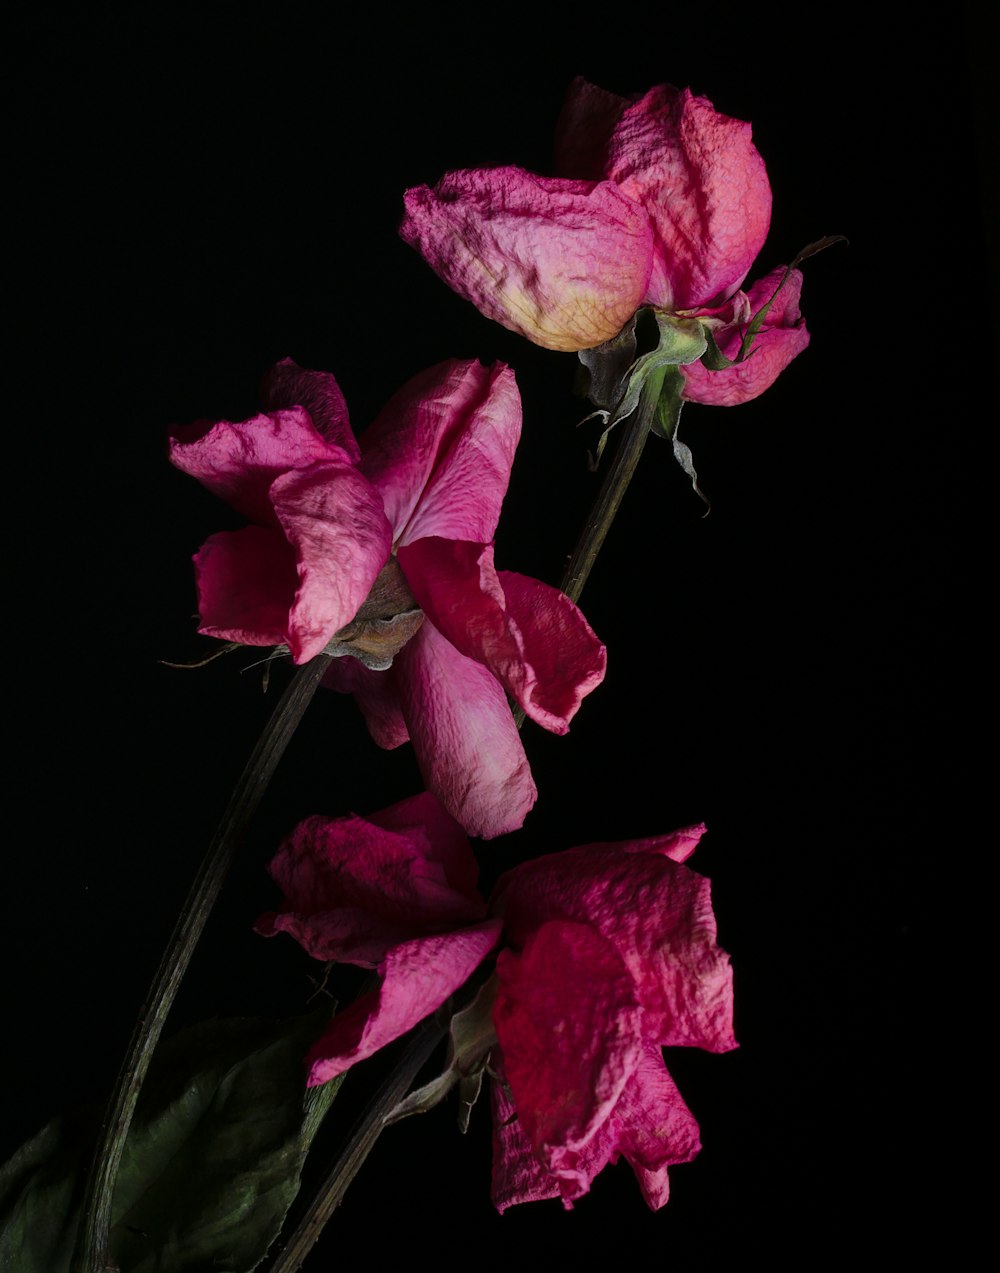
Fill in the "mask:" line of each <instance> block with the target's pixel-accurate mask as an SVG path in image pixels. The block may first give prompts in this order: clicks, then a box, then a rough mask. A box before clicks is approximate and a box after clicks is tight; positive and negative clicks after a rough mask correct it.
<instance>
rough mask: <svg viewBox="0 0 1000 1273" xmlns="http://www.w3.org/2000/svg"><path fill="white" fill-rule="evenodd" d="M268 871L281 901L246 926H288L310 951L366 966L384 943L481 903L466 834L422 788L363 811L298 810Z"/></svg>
mask: <svg viewBox="0 0 1000 1273" xmlns="http://www.w3.org/2000/svg"><path fill="white" fill-rule="evenodd" d="M425 815H426V818H425ZM422 818H424V819H425V820H423V821H421V819H422ZM268 870H269V872H270V874H271V877H272V879H273V880H274V881H275V883H276V884H277V885H278V887H279V888H280V889H281V891H282V893H283V894H284V901H283V903H282V906H281V911H280V913H278V914H268V915H264V916H262V917H261V918H260V919H259V920H258V921H257V923H256V925H255V927H256V930H257V931H258V932H259V933H262V934H263V935H265V936H272V935H273V934H274V933H277V932H286V933H289V934H291V936H293V937H294V938H295V939H296V940H297V941H298V942H300V944H301V945H303V946H304V947H305V948H306V950H308V952H309V953H310V954H311V955H312V956H313V957H314V958H316V959H332V960H338V961H340V962H345V963H360V964H368V965H373V964H375V963H377V962H378V960H379V959H381V958H382V957H383V956H384V954H385V952H386V949H388V947H389V946H390V945H394V944H397V943H398V942H400V941H402V940H405V939H407V938H410V937H412V936H414V935H415V934H418V933H422V932H426V931H433V930H436V929H439V928H444V927H454V926H455V925H459V924H468V923H469V922H471V921H473V920H477V919H480V918H481V917H482V916H483V915H484V914H485V910H486V908H485V905H484V903H483V900H482V898H481V897H480V896H479V893H478V892H477V891H476V876H477V872H476V862H475V858H474V857H473V856H472V850H471V849H470V847H469V842H468V840H467V839H466V838H465V836H464V835H463V834H462V832H461V829H460V828H458V827H457V826H456V825H455V824H454V822H452V821H451V819H449V818H448V816H447V814H445V813H444V811H443V810H442V809H440V807H439V806H438V805H437V803H436V801H435V800H434V797H433V796H430V795H428V794H426V793H424V794H422V795H420V796H416V797H414V798H413V799H412V800H408V801H405V802H403V804H401V805H396V806H393V807H392V808H390V809H386V810H383V811H382V812H381V813H377V814H373V815H372V816H371V817H370V818H360V817H358V816H357V815H354V814H352V815H350V816H348V817H343V818H329V817H322V816H316V817H311V818H307V819H305V821H303V822H300V823H299V825H298V826H297V827H296V828H295V830H294V831H293V832H292V834H291V835H290V836H288V838H287V839H286V840H285V841H284V842H283V843H282V845H281V847H280V849H279V850H278V852H277V853H276V854H275V856H274V858H273V859H272V861H271V863H270V865H269V867H268Z"/></svg>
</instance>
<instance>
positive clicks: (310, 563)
mask: <svg viewBox="0 0 1000 1273" xmlns="http://www.w3.org/2000/svg"><path fill="white" fill-rule="evenodd" d="M271 500H272V503H273V505H274V511H275V514H276V516H277V518H278V521H279V522H280V523H281V526H282V529H283V530H284V532H285V534H286V535H287V537H288V540H289V543H290V544H291V545H292V547H293V549H294V550H295V556H296V566H297V569H298V575H299V587H298V591H297V593H296V596H295V601H294V603H293V605H292V608H291V611H290V614H289V634H288V646H289V649H290V650H291V652H292V659H293V661H294V662H296V663H305V662H307V661H308V660H309V659H311V658H313V657H314V656H315V655H316V654H319V653H320V651H321V650H322V649H323V647H324V646H325V645H326V643H327V642H328V641H329V640H330V638H331V637H332V636H333V634H334V633H335V632H336V631H337V630H338V629H339V628H342V627H343V626H344V625H345V624H346V623H349V622H350V620H351V619H353V618H354V616H355V614H357V612H358V609H359V608H360V606H361V605H362V603H363V602H364V600H365V598H366V597H367V596H368V593H369V592H370V591H371V587H372V584H373V583H374V582H375V578H376V576H377V575H378V573H379V571H380V570H381V569H382V567H383V566H384V565H385V563H386V561H387V560H388V558H389V553H390V550H391V548H392V531H391V529H390V527H389V523H388V522H387V521H386V518H385V513H384V512H383V510H382V502H381V500H380V499H379V497H378V495H377V493H376V492H375V491H374V490H373V489H372V487H371V485H370V484H369V483H368V482H367V481H366V480H365V478H364V477H362V476H361V474H360V473H359V472H358V471H357V470H356V469H355V468H354V466H353V465H351V464H348V463H346V462H344V463H334V462H330V461H328V462H325V463H322V464H313V465H311V466H310V467H309V468H307V469H297V470H293V471H292V472H290V473H285V474H284V475H283V476H281V477H279V478H276V479H275V481H274V482H273V483H272V484H271Z"/></svg>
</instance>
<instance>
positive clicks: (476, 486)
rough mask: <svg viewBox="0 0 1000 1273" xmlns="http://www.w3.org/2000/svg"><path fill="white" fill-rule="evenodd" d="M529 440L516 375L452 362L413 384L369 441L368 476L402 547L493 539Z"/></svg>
mask: <svg viewBox="0 0 1000 1273" xmlns="http://www.w3.org/2000/svg"><path fill="white" fill-rule="evenodd" d="M520 436H521V399H520V395H519V394H518V390H517V384H516V382H515V380H514V373H513V372H512V371H511V370H510V368H509V367H505V366H504V365H503V364H502V363H497V364H496V365H495V366H493V367H484V366H483V365H482V364H481V363H479V362H475V361H472V362H460V361H458V360H457V359H452V360H451V361H450V362H445V363H440V364H439V365H438V366H436V367H431V368H429V369H428V370H427V371H424V372H422V373H421V374H420V375H418V376H414V378H413V379H412V380H410V381H408V382H407V383H406V384H405V385H404V386H403V387H402V389H400V390H399V391H398V392H397V393H395V394H394V395H393V397H392V398H391V399H390V400H389V402H388V403H387V404H386V405H385V407H383V409H382V411H381V412H380V413H379V416H378V419H377V420H376V421H375V423H374V424H373V425H372V426H371V428H370V429H366V430H365V433H364V435H363V437H362V439H361V446H362V451H363V459H362V461H361V466H360V467H361V471H362V473H364V474H365V476H366V477H367V478H368V480H369V481H370V482H371V483H372V485H373V486H374V487H375V488H376V489H377V490H378V492H379V494H380V495H381V497H382V502H383V504H384V506H385V512H386V516H387V517H388V518H389V521H390V523H391V525H392V532H393V538H394V539H396V540H399V541H400V542H401V543H407V542H409V541H410V540H411V539H415V538H420V537H421V536H422V535H444V536H445V537H446V538H448V539H474V540H478V541H480V542H483V541H484V540H488V539H492V538H493V533H494V531H495V530H496V526H497V522H498V521H499V519H500V506H501V504H502V503H503V497H504V495H505V494H506V492H507V484H508V482H509V480H510V466H511V463H512V462H513V459H514V451H515V449H516V447H517V443H518V439H519V438H520Z"/></svg>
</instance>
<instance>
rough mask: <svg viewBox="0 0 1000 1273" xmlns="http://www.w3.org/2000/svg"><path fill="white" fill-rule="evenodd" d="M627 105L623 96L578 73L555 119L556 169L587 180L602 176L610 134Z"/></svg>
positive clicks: (562, 174) (599, 179)
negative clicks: (600, 86) (592, 82)
mask: <svg viewBox="0 0 1000 1273" xmlns="http://www.w3.org/2000/svg"><path fill="white" fill-rule="evenodd" d="M628 105H629V99H628V98H627V97H619V96H618V94H617V93H609V92H608V91H607V89H603V88H598V87H597V85H596V84H590V83H588V81H587V80H585V79H584V78H583V76H581V75H578V76H577V77H576V79H575V80H574V81H573V83H572V84H571V85H570V86H569V89H568V91H567V93H566V98H565V101H564V102H563V106H562V110H561V111H560V113H559V119H558V120H557V121H556V136H555V147H554V153H555V171H556V173H557V174H558V175H559V176H560V177H576V178H578V179H581V180H587V181H601V180H602V179H603V178H604V177H606V176H607V166H608V146H609V144H610V142H611V135H612V133H613V132H614V129H615V125H616V124H617V123H618V120H619V119H620V118H621V115H622V112H623V111H624V110H625V109H626V107H627V106H628Z"/></svg>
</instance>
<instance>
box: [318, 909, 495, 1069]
mask: <svg viewBox="0 0 1000 1273" xmlns="http://www.w3.org/2000/svg"><path fill="white" fill-rule="evenodd" d="M499 936H500V923H499V921H498V920H493V919H488V920H484V922H483V923H482V924H477V925H475V927H472V928H466V929H461V930H459V931H458V932H453V933H442V934H440V935H437V936H431V937H421V938H418V939H417V940H416V941H410V942H404V943H403V944H402V945H400V946H396V947H395V948H394V949H393V950H390V951H389V953H388V954H387V955H386V957H385V960H384V962H383V963H382V964H381V966H380V967H379V972H380V974H381V976H382V984H381V986H380V987H379V988H378V990H375V991H373V992H372V993H371V994H367V995H362V996H361V998H359V999H356V1000H355V1001H354V1003H352V1004H351V1006H350V1007H349V1008H348V1009H347V1010H346V1011H344V1012H341V1013H339V1014H338V1015H337V1016H335V1017H334V1019H333V1021H332V1022H331V1023H330V1025H329V1026H328V1027H327V1029H326V1031H325V1032H324V1033H323V1035H322V1036H321V1037H320V1039H319V1040H318V1041H317V1042H316V1043H314V1044H313V1046H312V1048H311V1049H310V1051H309V1053H308V1055H307V1057H306V1064H307V1066H308V1067H309V1078H308V1083H309V1086H310V1087H315V1086H316V1085H317V1084H318V1083H326V1082H328V1081H329V1080H330V1079H332V1078H336V1077H337V1075H338V1074H343V1073H344V1071H345V1070H349V1069H350V1068H351V1066H352V1065H354V1064H356V1063H357V1062H358V1061H363V1060H364V1059H365V1057H368V1056H371V1055H372V1054H373V1053H375V1052H377V1051H378V1050H379V1049H380V1048H384V1047H385V1045H386V1044H387V1043H391V1042H392V1041H393V1039H398V1038H399V1037H400V1035H403V1034H405V1033H406V1032H407V1030H411V1029H412V1028H413V1027H414V1026H415V1025H417V1024H418V1023H419V1022H420V1021H422V1020H423V1019H424V1017H426V1016H429V1015H430V1013H432V1012H434V1011H436V1010H437V1009H438V1008H440V1006H441V1005H442V1004H443V1003H444V1001H445V1000H446V999H447V998H448V996H449V995H450V994H453V993H454V992H455V991H456V990H457V989H458V988H459V986H461V985H462V984H463V983H464V982H465V981H467V980H468V978H469V977H470V976H471V975H472V973H473V972H475V970H476V968H478V967H479V965H480V964H481V963H482V961H483V960H484V959H485V958H486V956H487V955H488V954H489V952H490V951H491V950H492V949H493V947H494V946H495V945H496V942H497V939H498V938H499Z"/></svg>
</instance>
